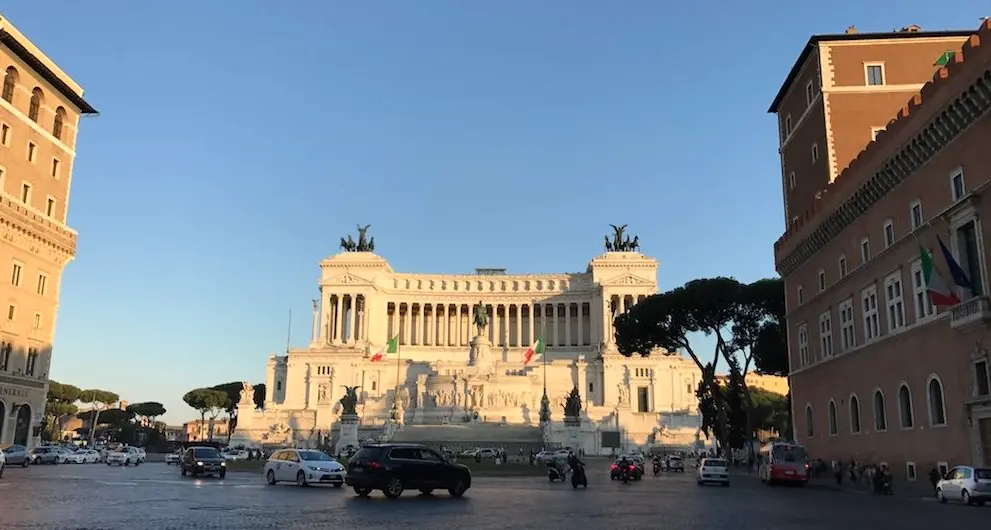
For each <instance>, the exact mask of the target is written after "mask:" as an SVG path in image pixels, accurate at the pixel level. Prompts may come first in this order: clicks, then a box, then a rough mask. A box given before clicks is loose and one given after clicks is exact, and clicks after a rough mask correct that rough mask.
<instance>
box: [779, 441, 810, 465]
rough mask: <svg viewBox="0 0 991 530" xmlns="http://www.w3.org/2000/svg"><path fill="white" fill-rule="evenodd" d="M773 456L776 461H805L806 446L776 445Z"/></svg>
mask: <svg viewBox="0 0 991 530" xmlns="http://www.w3.org/2000/svg"><path fill="white" fill-rule="evenodd" d="M771 456H772V457H773V458H774V460H775V461H776V462H789V463H798V462H805V448H804V447H802V446H800V445H775V446H774V449H773V450H772V451H771Z"/></svg>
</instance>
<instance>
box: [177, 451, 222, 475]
mask: <svg viewBox="0 0 991 530" xmlns="http://www.w3.org/2000/svg"><path fill="white" fill-rule="evenodd" d="M179 468H180V472H181V473H182V476H184V477H185V476H186V475H187V474H189V475H192V476H194V477H198V476H201V475H211V476H212V475H217V476H219V477H220V478H224V477H225V476H226V475H227V462H225V461H224V456H223V455H221V454H220V451H217V450H216V449H215V448H213V447H190V448H188V449H186V452H185V453H183V454H182V459H180V460H179Z"/></svg>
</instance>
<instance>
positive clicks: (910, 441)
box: [774, 21, 991, 480]
mask: <svg viewBox="0 0 991 530" xmlns="http://www.w3.org/2000/svg"><path fill="white" fill-rule="evenodd" d="M957 35H958V34H957V33H955V32H954V33H949V34H937V33H932V34H922V36H919V34H915V35H900V34H889V35H876V36H872V37H870V38H864V39H863V40H865V41H866V43H864V44H863V45H862V46H861V47H860V53H859V54H858V55H851V56H848V57H847V58H846V59H845V61H846V63H847V64H841V62H840V61H838V59H837V56H835V55H833V56H832V60H831V62H830V63H829V64H830V66H829V68H830V69H832V70H836V71H838V70H840V69H864V72H865V73H864V75H865V76H866V79H870V76H871V75H874V74H876V72H877V71H876V70H874V72H873V73H871V72H869V71H868V70H867V69H868V68H870V67H871V66H872V65H876V64H878V63H881V62H883V63H884V69H883V72H884V75H885V76H886V77H885V78H884V79H892V80H893V79H896V78H902V79H905V80H906V83H907V82H908V81H914V82H921V81H922V80H921V79H919V78H918V77H911V76H910V75H915V76H919V75H921V74H922V72H923V71H924V70H926V69H929V70H931V72H932V73H931V75H929V74H927V77H928V79H927V82H925V84H924V86H921V87H919V89H918V91H916V92H915V93H914V94H902V95H904V96H905V97H904V98H903V103H902V104H901V105H900V106H899V108H898V109H897V110H896V111H893V112H892V114H891V116H890V117H889V118H886V119H885V118H882V117H881V116H880V115H878V116H876V117H872V118H871V119H872V120H876V121H877V123H879V124H880V125H883V129H881V130H878V131H875V132H876V138H875V139H874V140H873V141H870V142H869V143H867V142H862V143H866V145H865V146H864V147H865V148H864V149H863V150H862V151H861V152H860V153H859V154H858V155H856V156H855V157H845V158H851V159H850V160H845V159H838V162H837V164H838V165H837V168H838V169H841V168H842V167H843V166H844V164H845V166H846V167H845V169H841V170H840V172H839V173H837V174H836V176H835V177H828V178H827V176H826V175H827V174H828V173H827V172H826V170H825V169H822V175H820V176H816V177H814V178H813V179H812V180H811V181H810V182H809V183H807V184H808V187H806V188H802V189H798V187H796V189H795V190H790V189H787V187H786V202H788V203H789V204H792V207H791V208H790V212H791V214H792V215H791V216H790V217H789V225H788V229H787V231H786V232H785V234H784V235H783V236H782V237H781V238H780V239H779V240H778V241H777V242H776V243H775V246H774V253H775V262H776V266H777V269H778V272H779V273H780V274H781V275H782V276H783V277H784V280H785V287H786V293H787V294H786V298H787V308H788V309H787V311H788V316H787V320H788V341H789V355H790V366H791V370H790V382H791V391H792V398H793V399H792V405H793V412H794V418H795V421H794V424H795V429H796V433H795V434H796V437H797V439H798V440H799V441H800V442H801V443H803V444H805V445H807V446H808V447H809V449H810V452H811V453H812V454H813V455H815V456H819V457H822V458H825V459H827V460H828V459H832V458H835V459H841V460H843V461H848V460H850V459H857V460H859V461H862V462H867V461H874V462H879V463H880V462H886V463H888V464H889V465H891V466H892V469H893V470H894V471H895V473H896V474H898V475H900V476H902V477H907V478H908V479H909V480H914V479H916V478H918V477H920V476H924V475H925V473H927V472H928V470H929V469H931V468H932V467H936V466H938V467H944V468H945V467H948V466H952V465H956V464H974V465H989V464H991V391H989V381H988V362H989V360H988V354H987V351H988V324H989V323H991V302H989V298H988V288H987V266H986V256H987V252H988V249H987V244H986V242H985V241H984V239H983V231H984V219H985V218H986V217H987V215H988V213H989V212H988V208H989V206H988V204H987V203H986V202H984V201H983V200H982V199H983V195H984V194H985V193H986V192H987V187H988V183H989V182H991V175H989V174H988V172H987V167H988V166H989V165H991V154H989V151H988V149H987V148H986V147H987V146H988V145H991V144H989V142H991V119H989V118H988V109H989V108H991V22H989V21H985V23H984V24H983V25H982V26H981V27H980V28H979V30H977V31H976V32H973V33H972V34H970V35H969V36H967V37H964V38H963V39H961V40H962V49H961V48H959V47H957V44H959V42H958V40H957V39H958V36H957ZM872 39H875V40H879V41H884V44H883V47H887V50H888V51H887V52H886V53H888V54H889V55H888V57H890V58H889V59H885V60H880V59H878V58H879V57H880V54H881V53H882V52H881V50H882V49H883V47H882V46H874V45H872V44H871V40H872ZM820 40H821V41H822V42H826V41H828V40H829V39H828V38H821V39H820ZM918 43H932V44H931V46H930V47H929V48H926V49H925V53H921V52H920V51H919V49H920V48H919V47H920V46H922V44H918ZM927 46H929V44H927ZM899 50H900V51H899ZM819 55H820V56H822V53H820V54H819ZM819 64H820V65H824V64H825V63H824V62H822V63H819ZM820 75H822V76H823V78H829V77H831V76H832V74H830V73H829V72H828V71H823V72H822V73H821V74H820ZM878 86H880V87H882V88H878V89H876V90H877V92H878V93H879V94H880V93H884V88H883V86H884V83H883V82H882V83H881V84H880V85H878ZM824 92H825V91H824ZM827 96H828V94H827ZM896 96H897V97H901V96H899V95H897V94H895V93H892V94H891V95H890V96H888V97H891V98H895V97H896ZM795 97H804V96H803V95H802V94H801V93H800V92H799V93H798V96H795ZM876 97H877V98H878V99H881V96H876ZM786 99H787V97H786ZM826 99H827V100H828V99H830V98H829V97H827V98H826ZM827 104H828V102H827ZM784 105H785V103H782V104H781V107H779V108H784ZM856 108H857V107H856V106H854V107H851V108H849V109H848V111H849V112H854V111H855V110H856ZM882 110H884V109H883V108H880V107H879V108H878V109H877V110H876V111H877V112H879V113H880V112H881V111H882ZM780 112H781V111H780V110H779V116H780ZM864 112H866V111H864ZM872 112H873V111H872ZM833 123H834V128H836V127H846V129H836V130H837V131H840V130H842V131H846V133H849V134H850V135H854V133H857V131H860V133H857V134H860V136H859V137H860V138H862V139H864V138H865V135H866V133H865V132H864V130H863V129H866V128H867V123H866V122H861V121H858V119H855V118H852V117H849V118H843V119H840V118H837V119H836V120H834V122H833ZM871 123H874V122H871ZM836 124H839V125H836ZM846 133H844V134H846ZM835 134H837V135H838V134H839V132H837V133H835ZM851 145H852V144H851ZM849 149H853V148H852V147H850V148H849ZM784 163H785V164H786V163H787V161H786V162H784ZM786 172H787V166H786ZM804 178H805V175H804V174H800V175H798V177H797V180H798V181H799V182H803V179H804ZM792 193H794V194H802V195H803V197H802V198H801V199H797V200H796V201H795V202H794V203H792V202H791V200H792V197H791V195H790V194H792ZM795 205H800V206H795ZM797 208H804V209H805V210H804V211H799V210H798V209H797ZM940 242H942V243H944V244H945V245H946V247H947V249H948V251H949V253H950V255H951V257H952V258H951V259H952V261H953V262H955V263H958V264H960V266H961V269H962V271H963V272H964V274H965V275H966V276H967V278H968V279H969V280H968V282H967V283H968V284H969V285H968V287H967V288H961V287H955V288H954V290H955V293H956V295H957V296H958V297H959V299H960V300H961V303H959V304H958V305H955V306H952V307H945V308H937V307H934V305H933V303H932V299H931V297H930V296H929V292H928V288H929V287H930V285H929V284H928V283H927V279H926V277H925V271H924V268H923V264H922V256H923V252H926V253H928V254H929V255H931V256H932V257H933V261H934V262H935V264H936V270H937V273H938V274H939V275H941V276H942V277H943V278H944V279H945V280H946V281H947V282H949V283H951V284H952V279H951V275H950V270H949V265H948V263H949V261H948V260H946V259H945V258H944V255H943V252H942V250H941V248H940ZM930 280H931V278H930Z"/></svg>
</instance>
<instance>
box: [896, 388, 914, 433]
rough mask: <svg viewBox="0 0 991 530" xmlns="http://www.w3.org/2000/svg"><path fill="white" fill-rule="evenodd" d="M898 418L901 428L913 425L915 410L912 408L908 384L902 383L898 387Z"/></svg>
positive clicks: (909, 427) (908, 427)
mask: <svg viewBox="0 0 991 530" xmlns="http://www.w3.org/2000/svg"><path fill="white" fill-rule="evenodd" d="M898 419H899V421H900V422H901V426H902V429H911V428H912V427H915V411H914V410H912V392H911V391H910V390H909V389H908V385H906V384H905V383H902V384H901V386H899V387H898Z"/></svg>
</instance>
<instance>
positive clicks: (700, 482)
mask: <svg viewBox="0 0 991 530" xmlns="http://www.w3.org/2000/svg"><path fill="white" fill-rule="evenodd" d="M695 482H696V483H697V484H698V485H699V486H702V485H703V483H702V481H701V480H697V481H695Z"/></svg>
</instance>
